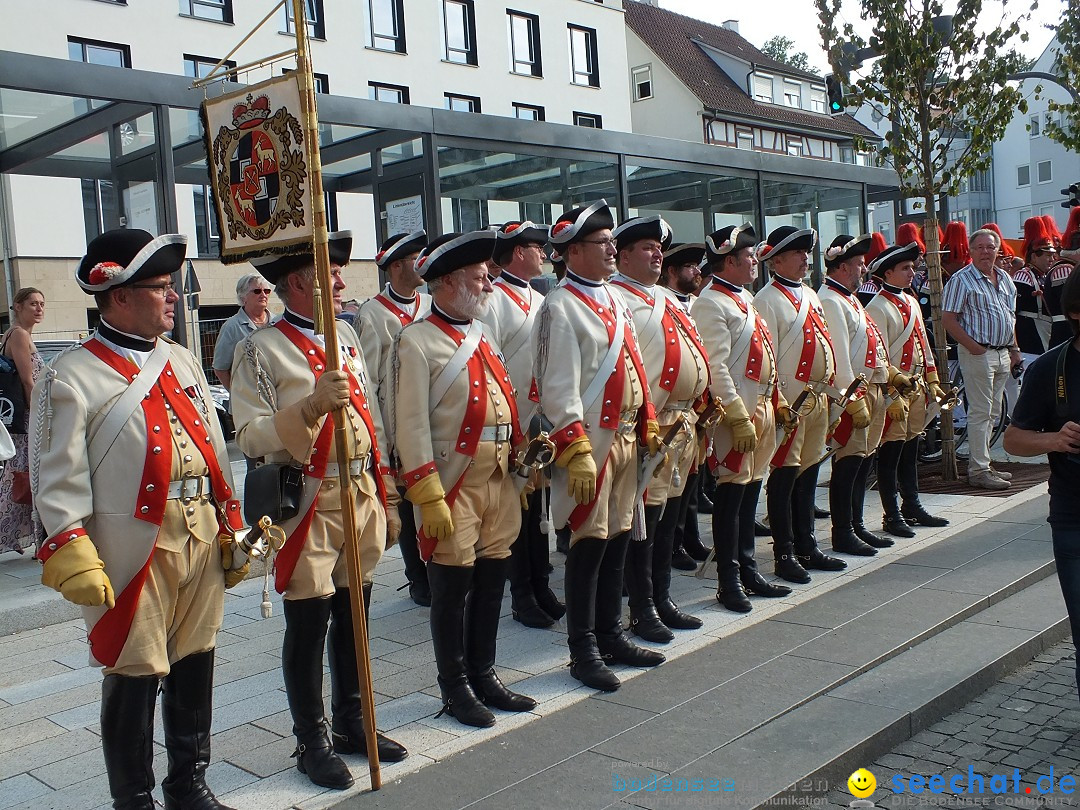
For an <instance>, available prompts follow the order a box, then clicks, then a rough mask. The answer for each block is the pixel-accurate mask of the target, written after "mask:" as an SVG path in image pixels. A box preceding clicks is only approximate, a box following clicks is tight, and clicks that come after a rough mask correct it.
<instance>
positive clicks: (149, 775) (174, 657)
mask: <svg viewBox="0 0 1080 810" xmlns="http://www.w3.org/2000/svg"><path fill="white" fill-rule="evenodd" d="M186 246H187V237H186V236H182V235H180V234H162V235H161V236H158V237H153V236H151V235H150V234H149V233H147V232H146V231H142V230H135V229H132V230H126V229H120V230H113V231H108V232H106V233H104V234H102V235H101V236H99V237H97V238H96V239H94V240H92V241H91V242H90V244H89V245H87V249H86V256H84V257H83V260H82V261H81V262H80V264H79V267H78V270H77V271H76V281H78V284H79V286H80V287H81V288H82V289H83V291H84V292H86V293H89V294H91V295H93V296H94V300H95V302H96V304H97V308H98V311H99V312H100V313H101V323H100V325H99V326H98V328H97V329H96V330H95V331H94V334H93V335H92V336H91V337H90V338H89V339H88V340H86V341H84V342H83V343H82V344H80V345H78V346H76V347H74V348H73V349H72V350H70V351H67V352H65V353H64V354H62V355H60V357H58V358H57V359H56V360H55V361H54V362H53V364H52V366H51V368H50V369H49V370H48V372H47V373H46V375H45V376H44V378H43V379H42V380H41V381H40V382H39V383H38V385H37V386H36V388H35V390H34V402H33V408H34V412H35V414H37V417H36V418H34V419H31V420H30V422H31V424H33V425H34V426H35V431H34V435H33V443H32V454H31V481H32V484H33V489H34V506H35V507H36V509H37V511H38V514H39V515H40V517H41V523H42V528H43V530H44V534H45V537H46V539H45V540H44V541H43V542H42V544H41V546H40V548H39V549H38V554H37V556H38V559H39V560H40V561H41V562H42V563H43V564H44V567H43V568H42V582H43V583H44V584H46V585H48V586H49V587H51V588H54V589H55V590H57V591H59V592H60V593H61V594H62V595H63V596H64V598H65V599H67V600H68V601H70V602H74V603H75V604H77V605H82V606H83V614H84V616H85V618H86V624H87V630H88V631H89V642H90V656H91V660H92V662H93V663H94V664H95V665H97V666H101V667H104V668H105V669H104V671H105V678H104V680H103V681H102V685H101V747H102V749H103V751H104V754H105V770H106V773H107V774H108V778H109V792H110V793H111V794H112V798H113V805H114V806H115V807H120V808H126V809H127V810H152V808H153V807H154V806H155V803H154V798H153V796H152V794H151V791H152V789H153V787H154V771H153V767H152V765H153V758H154V709H155V705H156V703H157V693H158V688H159V686H160V687H161V691H162V712H161V714H162V724H163V726H164V741H165V749H166V751H167V753H168V755H169V769H168V775H167V776H166V777H165V779H164V781H163V782H162V786H161V787H162V792H163V793H164V795H165V806H166V807H168V808H195V807H197V808H206V809H207V810H213V809H214V808H219V810H221V809H222V808H224V805H222V804H221V803H220V802H218V801H217V799H216V798H214V794H213V793H211V791H210V788H209V787H208V786H207V785H206V781H205V774H206V767H207V765H208V764H209V761H210V723H211V702H212V701H211V691H212V688H213V680H214V642H215V637H216V636H217V631H218V629H219V628H220V627H221V621H222V615H223V609H224V594H225V588H226V587H227V586H231V585H234V584H236V583H237V582H239V581H240V580H241V579H243V577H244V575H245V573H246V571H247V567H246V564H245V566H244V567H243V568H241V569H239V570H229V569H230V568H232V547H233V532H235V531H239V530H240V529H241V528H242V523H241V519H240V509H239V504H238V503H237V501H236V500H235V496H234V494H233V487H232V475H231V472H230V465H229V455H228V452H227V451H226V449H225V440H224V438H223V437H222V435H221V431H220V428H219V426H218V420H217V418H216V417H215V416H214V402H213V400H212V399H211V398H210V394H209V386H208V385H207V382H206V378H205V376H204V375H203V372H202V370H201V369H200V367H199V363H198V361H196V360H195V358H194V357H192V355H191V353H190V352H188V351H187V350H186V349H184V348H183V347H182V346H179V345H177V344H175V343H173V342H172V341H170V340H167V339H166V338H164V337H162V335H163V334H164V333H165V332H168V331H170V330H171V329H172V328H173V315H174V308H175V306H176V302H177V301H178V300H179V299H180V296H179V294H178V293H177V291H176V290H175V289H174V288H173V281H172V279H173V274H174V273H176V272H178V271H179V270H180V267H181V264H182V262H183V260H184V254H185V252H186ZM224 810H227V808H224Z"/></svg>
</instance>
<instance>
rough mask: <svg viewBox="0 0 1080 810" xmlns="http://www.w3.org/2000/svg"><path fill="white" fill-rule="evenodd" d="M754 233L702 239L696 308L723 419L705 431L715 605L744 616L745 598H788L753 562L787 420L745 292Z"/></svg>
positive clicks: (772, 358) (729, 231) (771, 358)
mask: <svg viewBox="0 0 1080 810" xmlns="http://www.w3.org/2000/svg"><path fill="white" fill-rule="evenodd" d="M756 245H757V234H755V232H754V227H753V226H752V225H751V224H750V223H749V222H747V223H745V224H743V225H728V226H726V227H724V228H720V229H719V230H718V231H715V232H713V233H711V234H709V235H708V236H707V237H706V238H705V245H704V247H705V261H706V262H707V263H708V265H709V268H710V269H711V271H712V272H711V275H712V283H711V284H710V285H709V286H708V287H706V288H705V290H703V291H702V293H701V295H700V297H699V298H698V299H697V301H695V302H694V307H693V311H694V315H695V317H696V318H697V321H698V323H699V324H700V329H701V335H702V339H703V340H704V342H705V348H706V350H707V351H708V353H709V373H710V378H711V382H710V384H709V385H710V388H709V390H710V392H711V393H712V394H713V395H714V396H717V397H719V398H720V401H721V402H722V403H723V406H724V418H723V419H722V420H720V421H719V422H718V423H717V424H716V425H715V426H714V427H713V428H712V429H711V431H710V432H709V437H708V438H709V453H708V456H707V458H706V464H707V470H708V471H709V472H711V474H712V475H713V476H714V477H715V478H716V495H715V496H714V499H713V514H712V524H713V546H714V548H715V549H716V572H717V591H716V599H717V601H718V602H720V604H722V605H723V606H724V607H726V608H727V609H728V610H732V611H735V612H736V613H746V612H748V611H750V610H751V609H752V607H753V605H752V604H751V603H750V600H749V599H748V598H747V594H748V593H750V594H755V595H757V596H765V597H780V596H787V595H788V594H789V593H791V589H790V588H788V587H786V586H783V585H775V584H773V583H771V582H768V581H767V580H766V579H765V578H764V577H763V576H762V575H761V574H760V573H759V572H758V567H757V561H756V560H755V559H754V545H755V540H754V515H755V513H756V510H757V504H758V496H759V494H760V493H761V481H762V479H763V478H764V477H765V472H766V470H767V469H768V466H769V459H771V458H772V455H773V453H774V452H775V451H776V420H777V417H778V413H777V412H778V411H779V418H781V419H784V420H792V419H793V418H794V417H792V416H791V412H790V410H789V409H788V408H787V404H786V403H785V401H784V400H783V398H782V396H781V395H780V392H779V389H778V387H777V384H776V382H777V379H776V349H775V347H774V345H773V341H772V336H771V335H770V334H769V330H768V328H767V327H766V326H765V321H764V319H762V317H761V316H760V315H759V314H758V312H757V310H756V309H755V308H754V304H753V298H752V296H751V295H750V293H749V292H747V291H746V290H745V289H744V287H745V286H746V285H749V284H752V283H753V281H754V279H755V278H756V277H757V269H756V268H757V259H756V257H755V256H754V248H755V246H756Z"/></svg>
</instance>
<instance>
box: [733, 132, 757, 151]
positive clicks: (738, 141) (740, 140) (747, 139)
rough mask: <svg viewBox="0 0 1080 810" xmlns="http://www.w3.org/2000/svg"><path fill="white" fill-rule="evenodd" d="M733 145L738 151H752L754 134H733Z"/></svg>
mask: <svg viewBox="0 0 1080 810" xmlns="http://www.w3.org/2000/svg"><path fill="white" fill-rule="evenodd" d="M735 145H736V146H737V147H738V148H739V149H753V148H754V133H753V132H736V133H735Z"/></svg>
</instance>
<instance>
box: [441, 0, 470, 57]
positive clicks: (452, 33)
mask: <svg viewBox="0 0 1080 810" xmlns="http://www.w3.org/2000/svg"><path fill="white" fill-rule="evenodd" d="M444 8H445V14H446V58H447V59H448V60H449V61H451V62H460V63H465V62H467V61H468V52H469V50H471V47H470V45H469V9H468V8H467V7H466V5H465V4H464V3H460V2H455V0H448V2H446V3H444Z"/></svg>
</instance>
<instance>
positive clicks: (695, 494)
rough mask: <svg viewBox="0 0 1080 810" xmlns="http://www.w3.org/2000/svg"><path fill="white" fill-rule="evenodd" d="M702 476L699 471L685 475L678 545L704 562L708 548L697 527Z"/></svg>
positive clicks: (707, 554)
mask: <svg viewBox="0 0 1080 810" xmlns="http://www.w3.org/2000/svg"><path fill="white" fill-rule="evenodd" d="M702 480H703V476H702V474H701V472H700V471H698V472H695V473H692V474H691V475H689V476H687V480H686V487H685V488H684V489H683V492H684V493H685V494H686V520H685V521H681V522H680V524H679V525H680V527H681V528H682V542H681V543H680V546H681V548H682V550H683V551H685V552H686V553H687V554H688V555H690V558H691V559H692V560H695V561H696V562H705V560H707V559H709V549H707V548H705V544H704V543H702V542H701V530H700V528H699V527H698V515H699V514H701V506H700V504H699V500H701V482H702Z"/></svg>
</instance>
